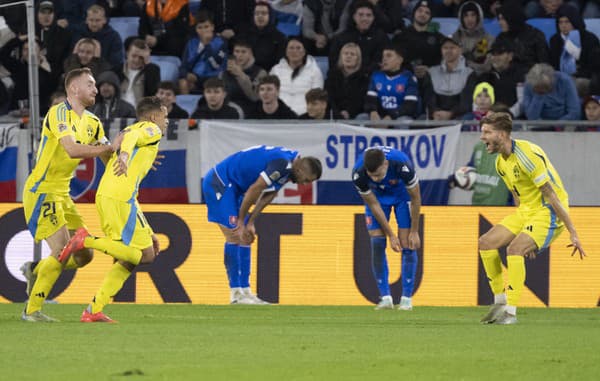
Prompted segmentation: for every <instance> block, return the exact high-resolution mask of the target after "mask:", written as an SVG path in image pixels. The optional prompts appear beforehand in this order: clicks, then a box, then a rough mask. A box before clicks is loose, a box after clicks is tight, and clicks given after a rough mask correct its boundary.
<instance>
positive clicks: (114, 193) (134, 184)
mask: <svg viewBox="0 0 600 381" xmlns="http://www.w3.org/2000/svg"><path fill="white" fill-rule="evenodd" d="M123 133H125V136H124V137H123V142H122V143H121V149H120V151H119V152H127V153H128V154H129V160H128V162H127V175H126V176H125V175H121V176H116V175H115V174H114V171H113V165H114V163H115V160H117V157H118V152H115V153H114V154H113V155H112V156H111V158H110V160H109V162H108V164H106V170H105V171H104V175H102V179H101V180H100V185H99V186H98V193H97V194H98V195H103V196H105V197H110V198H113V199H116V200H121V201H133V200H136V199H137V194H138V190H139V186H140V182H141V181H142V180H143V179H144V177H146V174H147V173H148V171H149V170H150V168H152V165H153V164H154V160H155V159H156V154H157V153H158V143H159V142H160V139H161V138H162V132H161V130H160V128H159V127H158V126H157V125H156V124H154V123H152V122H137V123H135V124H132V125H131V126H129V127H127V128H126V129H124V130H123Z"/></svg>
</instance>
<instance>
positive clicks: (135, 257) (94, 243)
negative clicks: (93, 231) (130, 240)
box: [84, 236, 142, 265]
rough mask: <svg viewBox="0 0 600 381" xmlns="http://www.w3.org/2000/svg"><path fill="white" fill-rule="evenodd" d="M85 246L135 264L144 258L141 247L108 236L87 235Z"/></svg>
mask: <svg viewBox="0 0 600 381" xmlns="http://www.w3.org/2000/svg"><path fill="white" fill-rule="evenodd" d="M84 246H85V247H88V248H91V249H96V250H98V251H102V252H103V253H106V254H108V255H110V256H112V257H113V258H116V259H120V260H122V261H124V262H129V263H131V264H134V265H138V264H139V263H140V261H141V260H142V251H141V250H140V249H136V248H133V247H130V246H127V245H125V244H124V243H123V242H120V241H113V240H112V239H110V238H107V237H93V236H89V237H86V238H85V241H84Z"/></svg>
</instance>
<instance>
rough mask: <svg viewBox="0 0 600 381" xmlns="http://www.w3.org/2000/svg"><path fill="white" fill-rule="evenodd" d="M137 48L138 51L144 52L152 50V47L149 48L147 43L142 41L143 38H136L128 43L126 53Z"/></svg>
mask: <svg viewBox="0 0 600 381" xmlns="http://www.w3.org/2000/svg"><path fill="white" fill-rule="evenodd" d="M132 46H135V47H136V48H138V49H142V50H146V49H150V47H149V46H148V44H147V43H146V41H144V40H142V39H141V38H134V39H133V40H131V41H128V44H127V45H126V49H125V50H126V51H129V49H130V48H131V47H132Z"/></svg>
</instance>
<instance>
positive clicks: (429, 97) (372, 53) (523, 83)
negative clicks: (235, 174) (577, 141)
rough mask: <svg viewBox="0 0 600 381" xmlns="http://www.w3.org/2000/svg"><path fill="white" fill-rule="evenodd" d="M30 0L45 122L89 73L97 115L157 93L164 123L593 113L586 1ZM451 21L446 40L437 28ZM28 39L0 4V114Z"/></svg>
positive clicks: (593, 52) (19, 106)
mask: <svg viewBox="0 0 600 381" xmlns="http://www.w3.org/2000/svg"><path fill="white" fill-rule="evenodd" d="M3 2H6V1H3ZM35 4H36V8H35V9H36V19H35V32H36V41H35V46H36V49H37V55H38V58H39V62H38V63H39V83H40V86H39V95H40V109H41V112H42V115H43V114H44V113H45V112H46V111H47V110H48V108H49V107H50V106H51V105H52V104H53V102H57V101H58V102H59V101H62V100H63V99H64V85H63V82H64V75H65V73H66V72H68V71H69V70H71V69H74V68H80V67H89V68H90V69H91V70H92V72H93V74H94V76H95V78H96V84H97V87H98V95H97V100H96V105H95V106H93V109H92V110H91V111H93V112H94V113H96V114H97V115H98V116H99V117H100V118H102V119H111V118H117V117H133V115H134V109H135V105H136V104H137V102H138V101H139V100H140V99H141V98H143V97H145V96H150V95H158V96H159V97H160V98H161V100H162V101H163V104H164V105H165V106H167V109H168V111H169V118H171V119H185V118H189V117H191V118H194V119H297V118H300V119H359V120H386V119H389V120H415V119H423V120H425V119H428V120H479V119H481V118H483V117H484V116H485V115H486V114H487V112H488V111H489V110H492V109H504V110H508V111H510V113H511V114H512V115H513V117H514V118H518V119H529V120H584V119H588V120H600V112H599V110H600V66H598V64H597V62H600V42H599V40H598V36H597V35H595V34H594V33H592V32H590V31H588V29H587V28H586V19H587V20H588V22H591V21H600V20H592V19H594V18H596V17H599V16H600V8H599V6H598V4H597V2H595V1H590V0H588V1H585V0H570V1H566V0H565V1H563V0H529V1H528V0H505V1H502V0H466V1H461V0H419V1H416V0H409V1H395V0H303V1H302V0H271V1H264V0H237V1H220V0H202V1H191V2H190V1H188V0H147V1H140V0H121V1H118V0H112V1H111V0H98V1H93V0H69V1H67V0H52V1H50V0H44V1H36V2H35ZM124 17H128V19H123V20H136V21H137V26H138V27H137V35H133V36H127V37H126V38H124V39H123V38H122V37H125V35H124V34H123V33H122V31H121V30H120V28H119V26H118V24H117V23H111V22H110V21H111V19H113V20H118V19H122V18H124ZM451 17H452V18H455V20H456V25H457V28H456V30H455V32H454V33H452V34H448V35H446V34H442V33H441V32H440V31H441V29H442V28H441V25H440V22H439V21H440V20H448V18H451ZM132 18H133V19H132ZM440 18H443V19H440ZM532 19H534V20H538V21H539V20H542V21H544V22H541V23H539V25H546V26H548V25H550V26H551V27H552V28H554V29H552V28H550V29H548V30H551V31H552V32H548V30H544V31H541V30H540V29H538V28H536V26H535V24H536V23H533V22H531V21H532ZM491 20H497V25H498V26H499V30H496V32H494V31H488V29H490V28H489V27H488V25H490V24H489V22H490V21H491ZM545 21H548V22H549V23H545ZM113 26H114V28H113ZM26 30H27V29H26V17H25V9H24V7H22V6H11V7H6V8H0V115H3V114H6V113H9V112H10V113H13V114H15V115H21V114H22V113H26V112H27V105H28V103H27V102H28V86H27V84H28V69H27V61H28V44H27V34H26ZM187 94H190V95H189V96H188V98H187V99H192V100H193V104H192V106H191V107H190V106H189V105H184V104H183V103H181V102H183V99H184V97H181V95H187ZM194 95H195V96H194ZM377 125H378V126H379V125H380V124H377ZM380 127H381V126H380ZM466 128H467V129H469V128H470V129H477V128H478V126H476V125H473V126H466ZM597 129H598V128H597V127H593V128H589V127H586V130H597Z"/></svg>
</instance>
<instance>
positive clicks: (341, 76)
mask: <svg viewBox="0 0 600 381" xmlns="http://www.w3.org/2000/svg"><path fill="white" fill-rule="evenodd" d="M361 60H362V57H361V52H360V47H359V46H358V45H357V44H355V43H354V42H348V43H347V44H345V45H344V46H343V47H342V50H341V51H340V56H339V58H338V62H337V65H336V66H333V67H331V68H329V72H328V73H327V79H326V80H325V89H326V90H327V93H328V94H329V101H330V104H331V109H332V110H333V113H334V114H336V115H340V116H341V117H342V118H343V119H354V118H356V116H357V115H359V114H361V113H363V112H364V107H365V96H366V94H367V88H368V87H369V75H368V74H367V73H366V72H365V70H364V69H362V68H361Z"/></svg>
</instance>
